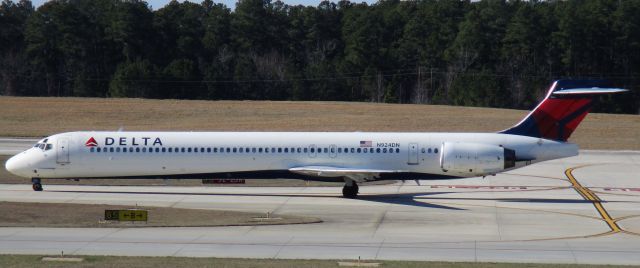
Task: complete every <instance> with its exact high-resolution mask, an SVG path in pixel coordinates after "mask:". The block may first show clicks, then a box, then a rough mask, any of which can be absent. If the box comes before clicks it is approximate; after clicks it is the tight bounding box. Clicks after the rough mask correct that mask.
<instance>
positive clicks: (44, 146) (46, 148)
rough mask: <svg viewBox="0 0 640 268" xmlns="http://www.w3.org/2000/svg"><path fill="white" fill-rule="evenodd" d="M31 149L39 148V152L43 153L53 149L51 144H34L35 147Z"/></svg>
mask: <svg viewBox="0 0 640 268" xmlns="http://www.w3.org/2000/svg"><path fill="white" fill-rule="evenodd" d="M33 148H39V149H40V150H43V151H49V150H51V149H53V144H51V143H36V144H35V145H33Z"/></svg>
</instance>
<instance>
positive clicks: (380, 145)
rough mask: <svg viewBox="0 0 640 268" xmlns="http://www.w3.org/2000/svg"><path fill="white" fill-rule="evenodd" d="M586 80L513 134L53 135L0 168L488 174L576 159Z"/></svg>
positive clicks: (369, 177)
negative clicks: (576, 136) (572, 139)
mask: <svg viewBox="0 0 640 268" xmlns="http://www.w3.org/2000/svg"><path fill="white" fill-rule="evenodd" d="M601 84H602V82H601V81H594V80H558V81H555V82H554V83H553V84H552V86H551V88H550V89H549V91H548V93H547V95H546V97H545V99H544V100H543V101H542V102H541V103H540V104H538V106H537V107H536V108H535V109H534V110H533V111H531V113H529V115H527V116H526V117H525V118H524V119H523V120H522V121H521V122H519V123H518V124H516V125H515V126H514V127H512V128H510V129H507V130H504V131H501V132H498V133H369V132H352V133H343V132H120V131H118V132H102V131H79V132H69V133H61V134H55V135H52V136H50V137H47V138H45V139H42V140H41V141H39V142H38V143H37V144H35V145H34V146H33V148H30V149H29V150H26V151H24V152H22V153H20V154H18V155H16V156H14V157H12V158H11V159H9V160H8V161H7V163H6V168H7V170H8V171H10V172H11V173H14V174H16V175H18V176H22V177H26V178H31V179H32V183H33V189H34V190H35V191H42V184H41V179H43V178H46V179H59V178H63V179H70V178H71V179H81V178H82V179H84V178H132V179H134V178H170V177H174V178H186V177H189V178H200V179H204V178H233V179H239V178H263V179H268V178H291V179H304V180H322V181H344V182H345V186H344V188H343V191H342V193H343V195H344V196H345V197H348V198H355V197H356V196H357V194H358V183H361V182H366V181H373V180H428V179H453V178H465V177H475V176H487V175H495V174H496V173H500V172H504V171H507V170H512V169H515V168H520V167H523V166H526V165H529V164H532V163H537V162H541V161H547V160H552V159H558V158H563V157H570V156H575V155H577V154H578V147H577V146H576V145H575V144H572V143H568V142H566V141H567V139H568V138H569V135H571V133H572V132H573V130H575V128H576V127H577V126H578V124H579V123H580V121H582V119H583V118H584V117H585V116H586V114H587V113H588V111H589V109H590V107H591V106H592V103H593V98H594V97H595V96H596V95H599V94H606V93H617V92H623V91H626V90H625V89H620V88H610V87H604V86H601Z"/></svg>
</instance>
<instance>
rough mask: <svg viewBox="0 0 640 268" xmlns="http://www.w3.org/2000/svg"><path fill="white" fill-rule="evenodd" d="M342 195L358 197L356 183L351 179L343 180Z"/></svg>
mask: <svg viewBox="0 0 640 268" xmlns="http://www.w3.org/2000/svg"><path fill="white" fill-rule="evenodd" d="M342 196H344V198H356V197H358V184H357V183H356V182H355V181H352V180H345V184H344V187H343V188H342Z"/></svg>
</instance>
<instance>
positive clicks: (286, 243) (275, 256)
mask: <svg viewBox="0 0 640 268" xmlns="http://www.w3.org/2000/svg"><path fill="white" fill-rule="evenodd" d="M294 238H295V237H294V236H291V237H289V239H287V242H285V243H284V244H282V245H281V246H280V248H279V249H278V252H276V254H275V255H273V258H274V259H277V258H278V256H279V255H280V252H282V250H283V249H284V248H285V247H287V246H289V243H291V241H293V239H294Z"/></svg>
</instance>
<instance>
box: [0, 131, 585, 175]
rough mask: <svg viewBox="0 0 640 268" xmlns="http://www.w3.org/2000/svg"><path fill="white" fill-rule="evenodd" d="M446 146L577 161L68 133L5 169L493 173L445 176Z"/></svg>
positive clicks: (398, 137)
mask: <svg viewBox="0 0 640 268" xmlns="http://www.w3.org/2000/svg"><path fill="white" fill-rule="evenodd" d="M444 143H464V144H483V145H491V146H500V147H504V148H509V149H513V150H515V152H516V156H517V158H518V159H520V161H518V162H517V163H516V165H515V167H513V168H518V167H522V166H525V165H528V164H531V163H536V162H540V161H546V160H551V159H557V158H563V157H569V156H574V155H577V146H576V145H574V144H570V143H564V142H557V141H551V140H545V139H540V138H532V137H526V136H518V135H508V134H496V133H366V132H350V133H344V132H69V133H61V134H56V135H53V136H51V137H48V138H47V139H44V140H42V141H41V142H40V144H45V145H44V146H39V147H34V148H31V149H29V150H27V151H25V152H23V153H20V154H18V155H16V156H15V157H13V158H12V159H10V160H9V161H8V162H7V164H6V166H7V169H9V170H10V171H11V172H13V173H15V174H18V175H20V176H23V177H28V178H99V177H163V176H178V177H179V176H180V175H199V174H200V175H202V178H205V174H213V176H220V175H221V174H225V173H228V174H244V176H258V177H278V176H281V175H282V174H285V173H286V172H288V171H289V170H291V169H293V168H297V167H308V166H321V167H335V168H343V169H359V170H393V171H397V173H396V174H397V175H396V176H387V177H384V176H382V177H377V178H375V177H374V178H372V179H405V178H403V177H402V176H410V178H406V179H429V178H439V177H440V176H450V177H471V176H484V175H489V174H495V173H497V172H495V171H491V172H486V171H482V170H481V169H476V170H471V169H470V171H468V172H466V171H465V172H460V171H452V170H446V171H445V169H443V166H442V159H441V158H442V155H441V154H442V150H443V149H442V148H443V146H444V145H443V144H444ZM46 144H49V146H48V148H47V145H46ZM513 168H509V169H513ZM505 170H507V169H505ZM501 171H504V170H500V171H498V172H501ZM243 172H244V173H243ZM245 173H246V174H245ZM261 174H262V175H267V176H261ZM268 174H271V175H268ZM411 176H413V177H411Z"/></svg>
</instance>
